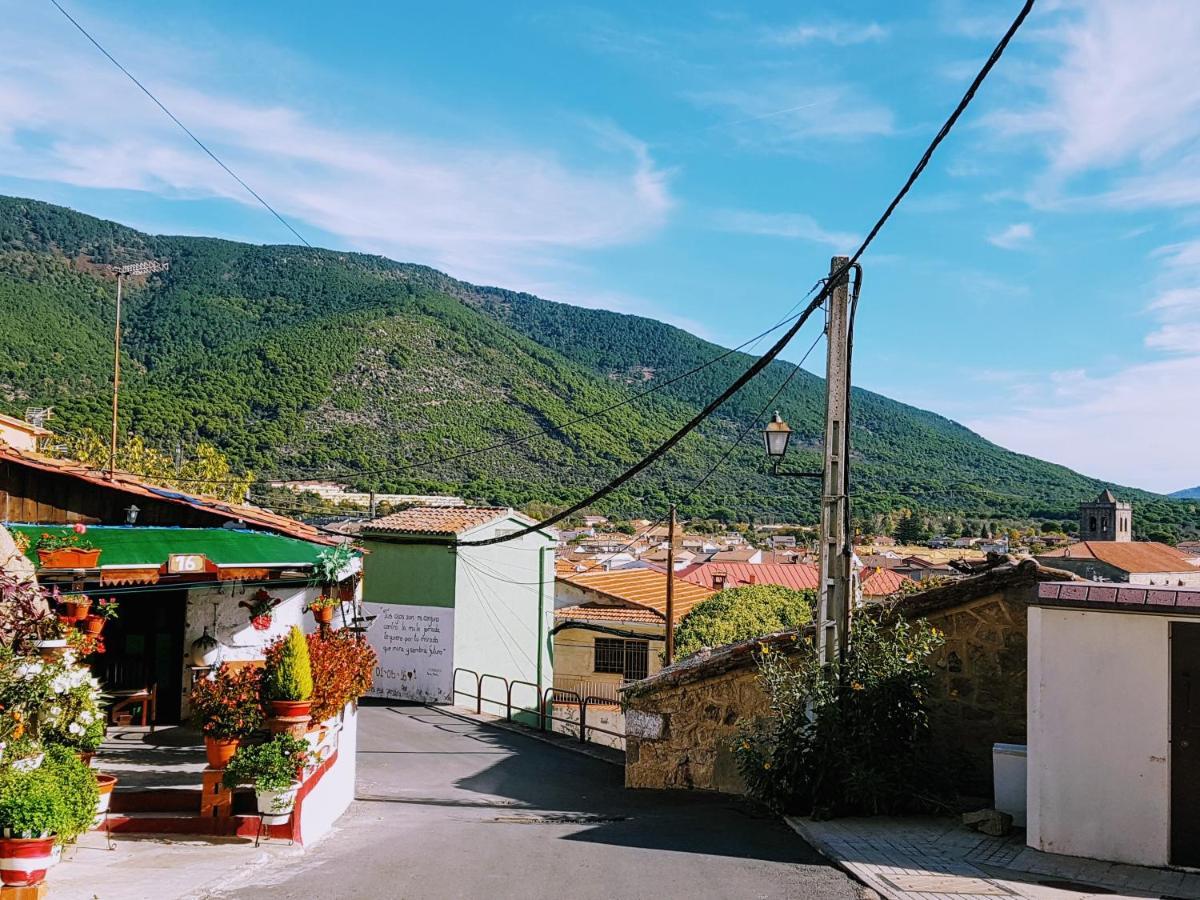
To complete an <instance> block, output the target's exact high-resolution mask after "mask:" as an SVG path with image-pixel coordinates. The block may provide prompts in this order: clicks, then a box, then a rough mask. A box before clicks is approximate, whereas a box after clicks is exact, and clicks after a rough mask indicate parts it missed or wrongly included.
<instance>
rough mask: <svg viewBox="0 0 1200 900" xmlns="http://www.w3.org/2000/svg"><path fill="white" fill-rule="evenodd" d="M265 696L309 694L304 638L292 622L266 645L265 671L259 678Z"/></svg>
mask: <svg viewBox="0 0 1200 900" xmlns="http://www.w3.org/2000/svg"><path fill="white" fill-rule="evenodd" d="M263 687H264V688H265V689H266V693H267V699H268V700H307V699H308V698H309V697H311V696H312V692H313V678H312V664H311V662H310V661H309V658H308V642H307V641H306V640H305V639H304V634H303V633H302V632H301V631H300V629H299V628H297V627H296V626H295V625H293V626H292V627H291V630H290V631H288V633H287V635H286V636H284V637H283V638H281V639H280V640H279V641H277V642H276V643H275V644H273V645H272V646H271V647H270V648H268V652H267V674H266V677H265V678H264V679H263Z"/></svg>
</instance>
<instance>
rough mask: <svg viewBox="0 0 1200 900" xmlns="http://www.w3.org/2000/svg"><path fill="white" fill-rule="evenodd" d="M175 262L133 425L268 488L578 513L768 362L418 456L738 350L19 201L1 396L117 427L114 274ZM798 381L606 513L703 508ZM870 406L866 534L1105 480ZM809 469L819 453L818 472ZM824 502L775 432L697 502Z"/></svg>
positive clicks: (161, 286) (11, 234) (776, 511)
mask: <svg viewBox="0 0 1200 900" xmlns="http://www.w3.org/2000/svg"><path fill="white" fill-rule="evenodd" d="M151 257H153V258H159V259H168V260H170V263H171V268H170V270H169V271H168V272H166V273H163V274H160V275H154V276H151V277H150V278H149V279H130V280H129V281H128V282H127V287H128V291H127V298H128V302H127V305H126V308H125V309H126V312H125V316H126V318H125V325H126V339H125V345H124V350H125V358H124V359H123V371H124V372H125V373H126V374H125V376H124V377H125V379H126V389H125V391H124V392H123V410H124V418H123V421H122V426H123V427H124V428H126V429H128V430H130V431H132V432H135V433H137V434H140V435H142V436H143V437H145V438H146V439H147V440H149V441H150V442H151V443H154V444H156V445H158V446H160V447H164V448H171V447H174V446H175V444H176V442H177V441H182V442H183V443H184V445H185V446H187V445H188V444H190V443H193V442H195V441H197V440H205V441H210V442H213V443H215V444H217V445H218V446H220V447H222V448H223V449H224V450H225V451H226V452H227V453H228V454H229V456H230V458H231V460H232V462H233V463H234V465H235V467H237V468H239V469H244V468H249V469H251V470H253V471H254V472H256V473H258V474H259V475H260V476H263V477H268V476H269V477H280V478H287V477H293V476H295V477H324V476H330V477H339V478H340V479H341V480H344V481H347V482H349V483H352V484H354V485H356V486H358V487H361V488H373V489H377V490H388V491H405V492H408V491H452V492H456V493H460V494H463V495H466V496H468V497H476V498H481V499H485V500H489V501H499V502H506V503H514V504H517V505H524V504H526V503H528V502H530V501H533V500H541V501H546V502H549V503H552V504H562V503H566V502H568V501H570V500H573V499H577V498H579V497H582V496H584V495H586V494H587V493H589V492H590V490H591V489H592V488H594V487H595V486H598V485H599V484H601V483H603V482H604V481H605V480H606V479H607V478H608V477H610V476H611V475H613V474H615V473H616V472H618V471H620V470H621V469H622V468H623V467H625V466H627V465H628V464H629V463H631V462H633V461H635V460H636V459H638V458H639V457H640V456H641V455H643V454H644V453H645V452H646V451H647V450H648V449H650V448H651V447H653V446H654V445H655V444H656V443H658V442H659V441H661V440H662V439H663V438H665V437H666V436H667V435H669V434H670V433H671V432H672V431H673V430H674V429H675V428H676V427H678V425H680V424H682V423H683V422H684V421H686V420H687V419H688V418H689V417H690V416H691V415H693V414H694V413H695V411H696V410H698V409H699V408H700V406H702V405H703V403H704V402H705V401H706V400H707V399H708V398H709V397H711V396H713V395H714V394H716V393H718V392H719V391H720V390H721V388H723V387H724V386H725V385H726V384H727V383H728V382H729V381H730V380H732V379H733V378H734V377H736V375H737V374H738V373H740V372H741V371H742V370H744V368H745V367H746V366H747V365H748V363H749V360H750V358H749V357H747V356H744V355H742V354H734V355H732V356H730V357H729V358H727V359H725V360H722V361H721V362H720V363H718V364H715V365H713V366H711V367H709V368H708V369H706V370H704V371H703V372H700V373H697V374H696V375H694V376H692V377H690V378H687V379H684V380H683V381H681V382H679V383H678V384H674V385H671V386H669V387H667V388H665V389H664V390H662V391H660V392H658V393H656V394H655V395H653V396H652V397H651V398H649V399H647V400H645V401H641V402H638V403H635V404H633V405H630V406H625V407H622V408H621V409H619V410H617V411H615V412H613V413H611V414H609V415H606V416H604V417H601V418H599V419H596V420H592V421H589V422H586V423H582V424H580V425H577V426H573V427H571V428H569V429H567V430H566V432H565V433H564V432H555V433H554V434H552V435H549V436H541V437H536V438H533V439H531V440H528V441H526V442H523V443H520V444H517V445H515V446H513V447H508V448H505V449H502V450H495V451H491V452H488V453H484V454H479V455H475V456H470V457H467V458H463V459H459V460H450V461H444V462H440V463H437V464H435V465H432V466H427V465H421V466H413V464H414V463H418V462H423V461H425V460H428V459H431V458H433V459H445V458H446V457H450V456H453V455H455V454H457V453H463V452H466V451H469V450H472V449H475V448H479V447H482V446H486V445H490V444H494V443H499V442H503V441H507V440H514V439H516V438H519V437H521V436H523V435H525V434H528V433H529V432H532V431H538V430H541V429H544V428H546V427H548V426H551V425H556V424H559V423H563V422H566V421H569V420H570V419H573V418H575V417H577V416H579V415H580V414H583V413H587V412H590V411H593V410H596V409H599V408H602V407H604V406H607V405H609V404H611V403H614V402H617V401H618V400H621V399H623V398H626V397H628V396H629V395H630V393H631V392H633V391H639V390H645V388H646V387H648V386H650V385H653V384H654V383H655V382H656V381H661V380H662V379H666V378H669V377H671V376H672V375H674V374H678V373H679V372H682V371H684V370H686V369H688V368H690V367H692V366H694V365H696V364H698V363H700V362H703V361H705V360H709V359H712V358H713V357H715V356H717V355H718V354H720V353H721V352H723V351H722V348H720V347H717V346H716V345H714V344H711V343H709V342H706V341H703V340H700V339H699V338H696V337H694V336H692V335H690V334H688V333H687V332H684V331H682V330H680V329H677V328H674V327H671V326H669V325H665V324H663V323H661V322H656V321H653V320H650V319H644V318H639V317H636V316H627V315H618V314H615V313H609V312H604V311H600V310H591V309H580V308H576V307H572V306H567V305H564V304H558V303H552V302H549V301H546V300H542V299H540V298H537V297H532V296H529V295H526V294H515V293H511V292H508V291H503V290H498V289H494V288H480V287H475V286H473V285H469V284H465V283H463V282H459V281H456V280H454V279H452V278H449V277H448V276H446V275H443V274H441V273H439V272H436V271H434V270H432V269H429V268H426V267H422V266H415V265H407V264H402V263H396V262H393V261H391V260H388V259H384V258H382V257H377V256H367V255H363V254H353V253H338V252H334V251H328V250H313V249H308V248H301V247H293V246H254V245H249V244H239V243H235V242H231V241H223V240H214V239H208V238H191V237H156V236H150V235H145V234H142V233H139V232H137V231H134V230H132V229H128V228H124V227H122V226H120V225H117V224H115V223H111V222H104V221H101V220H98V219H95V218H92V217H89V216H85V215H81V214H79V213H75V212H73V211H70V210H67V209H64V208H62V207H56V206H52V205H49V204H45V203H40V202H36V201H31V200H21V199H16V198H0V309H2V310H3V312H4V317H3V322H4V325H3V326H2V327H0V406H3V408H4V409H5V410H6V411H8V412H11V413H16V414H20V413H21V412H22V411H23V410H24V409H25V407H27V406H40V405H53V406H54V407H55V414H56V418H55V420H54V421H53V422H52V424H53V425H54V427H55V428H56V429H57V430H60V431H65V432H70V431H73V430H77V429H80V428H83V427H86V426H92V427H98V428H101V429H103V428H105V427H106V426H105V422H106V418H105V417H106V415H107V407H108V403H109V399H108V391H109V377H110V366H111V355H110V354H111V349H110V348H111V327H112V325H111V322H112V294H113V287H114V285H113V280H112V276H111V275H109V274H107V273H106V272H105V270H104V269H103V266H104V264H108V263H112V262H130V261H136V260H139V259H145V258H151ZM788 371H789V367H787V366H786V365H784V364H781V363H777V364H774V365H772V366H770V367H768V369H767V370H766V371H765V372H764V373H763V374H762V375H761V376H760V377H759V378H758V379H756V380H755V382H753V383H752V384H751V385H749V386H748V387H747V388H746V389H745V390H744V391H743V392H742V393H741V394H740V395H739V396H738V397H736V398H735V399H734V400H733V401H731V402H730V403H729V404H728V406H727V407H726V408H725V409H723V410H722V411H721V415H720V416H718V417H715V418H714V419H712V420H710V421H709V422H708V423H706V424H705V426H704V427H703V428H702V429H701V430H700V431H699V432H698V433H697V434H695V435H692V436H691V437H689V438H688V439H687V440H686V441H684V442H683V443H682V444H681V445H680V446H679V447H678V448H676V450H675V451H674V452H673V453H672V454H671V455H670V456H669V457H668V458H667V459H666V460H665V461H663V462H662V463H660V464H658V465H656V466H655V467H653V468H652V469H651V470H649V471H648V472H646V473H644V474H643V475H642V476H640V477H639V478H638V479H635V481H634V482H632V483H631V484H629V485H627V486H626V488H625V489H624V490H623V491H622V492H620V493H619V494H617V495H615V496H613V497H612V498H611V499H610V500H609V501H608V504H607V507H606V508H607V509H609V510H610V511H613V512H616V513H635V512H639V513H640V512H642V511H650V512H654V511H658V510H660V509H661V508H662V506H663V504H665V503H666V502H667V501H668V500H669V499H672V498H677V497H679V496H680V495H681V494H682V493H683V492H684V491H685V490H687V489H688V488H689V487H690V486H691V484H692V483H693V482H694V481H695V480H696V478H697V477H698V476H699V475H700V474H701V473H703V472H705V471H707V470H708V469H709V468H710V467H711V466H712V465H713V464H714V463H715V462H716V460H717V459H718V458H719V457H720V456H721V455H722V454H723V453H724V452H725V451H726V450H727V449H728V447H729V443H730V441H732V440H733V439H734V437H735V436H736V435H737V434H738V433H739V432H740V431H741V430H742V429H743V428H744V427H746V425H747V424H748V423H750V422H751V421H752V419H753V416H754V415H755V414H757V413H758V412H759V410H761V409H762V408H763V406H764V405H765V404H766V403H767V400H768V398H769V397H770V396H771V394H773V393H774V392H775V390H776V388H777V387H778V385H779V384H780V383H782V381H783V379H784V378H785V377H786V375H787V372H788ZM821 392H822V382H821V380H820V379H818V378H815V377H813V376H811V375H809V374H807V373H803V374H802V375H800V376H799V377H797V378H796V379H795V380H794V381H793V383H792V385H791V386H790V387H789V389H788V391H787V392H786V394H785V395H784V396H783V397H781V398H780V400H779V402H778V403H777V404H776V405H777V406H778V407H779V408H780V409H781V410H782V411H783V413H784V415H785V417H786V418H787V419H788V420H789V422H791V424H792V425H793V427H794V428H795V429H796V432H797V436H796V437H797V440H798V443H799V444H801V446H804V445H807V446H808V447H810V448H811V447H813V446H815V445H816V443H817V441H818V440H819V436H820V427H821V408H822V396H821ZM854 404H855V407H854V431H853V440H854V446H855V458H856V469H855V480H856V501H855V504H856V506H855V509H856V514H857V516H858V518H859V519H860V521H861V523H862V524H863V526H864V527H869V528H876V527H881V526H883V525H884V524H885V523H884V519H885V518H886V516H887V514H888V513H889V512H890V511H892V510H896V509H899V508H903V507H915V508H917V509H919V510H921V511H922V512H923V513H925V514H927V515H928V516H929V517H930V519H931V520H933V521H932V522H931V524H935V525H937V526H939V527H940V526H945V525H946V524H947V523H946V522H945V521H943V520H945V519H950V520H951V522H950V523H949V525H950V526H954V525H957V524H958V523H957V522H955V521H954V520H956V519H967V520H981V519H986V520H989V521H1002V520H1017V519H1028V518H1048V519H1070V518H1072V517H1073V515H1074V513H1073V511H1074V508H1075V505H1076V504H1077V503H1078V501H1079V500H1080V499H1081V498H1084V497H1088V496H1091V495H1094V494H1096V493H1097V492H1098V491H1099V490H1100V489H1101V488H1102V487H1103V486H1104V485H1103V484H1102V483H1101V482H1099V481H1096V480H1094V479H1089V478H1086V477H1084V476H1082V475H1079V474H1077V473H1075V472H1072V471H1070V470H1068V469H1065V468H1063V467H1061V466H1055V465H1051V464H1049V463H1045V462H1042V461H1039V460H1036V459H1032V458H1030V457H1026V456H1022V455H1019V454H1015V453H1011V452H1009V451H1006V450H1004V449H1002V448H1000V447H997V446H996V445H994V444H991V443H989V442H988V441H985V440H983V439H982V438H980V437H979V436H978V435H976V434H974V433H972V432H970V431H969V430H967V429H965V428H963V427H962V426H960V425H958V424H956V423H954V422H951V421H950V420H948V419H945V418H942V417H940V416H937V415H934V414H932V413H929V412H926V411H923V410H919V409H916V408H913V407H910V406H905V405H903V404H900V403H896V402H894V401H892V400H888V399H887V398H886V397H882V396H880V395H878V394H872V393H869V392H866V391H857V392H856V394H855V398H854ZM756 431H757V428H755V432H756ZM810 453H811V451H810ZM803 455H804V454H803V453H801V454H799V455H798V458H796V459H794V460H792V462H793V464H795V465H797V466H803V465H804V464H805V460H804V459H802V458H801V457H802V456H803ZM810 461H811V460H810ZM406 467H407V468H406ZM813 491H814V486H813V485H812V484H810V483H809V482H806V481H801V480H797V479H773V478H771V477H770V476H768V475H767V474H766V473H765V467H764V463H763V459H762V453H761V450H760V449H759V441H758V435H757V433H751V435H750V436H749V437H748V438H747V440H746V442H745V445H744V446H743V447H740V448H739V449H737V450H736V451H735V452H734V453H733V455H732V456H731V457H730V458H729V459H728V460H727V462H726V463H725V464H724V465H723V466H721V467H720V469H719V470H718V471H717V472H716V474H714V475H713V476H712V477H711V478H710V479H709V480H708V481H707V482H706V483H705V484H704V485H703V487H702V488H701V489H700V490H698V491H696V492H695V494H694V495H693V496H692V497H691V499H690V500H689V501H688V502H687V503H685V504H684V507H683V511H684V513H685V514H686V515H702V516H727V517H736V518H742V519H744V518H747V517H749V516H751V515H753V516H756V517H759V518H763V517H776V518H787V519H799V520H806V521H811V520H812V519H813V518H814V515H815V505H814V493H813ZM1119 492H1120V493H1121V494H1122V496H1127V497H1129V498H1130V499H1132V500H1134V501H1135V502H1136V503H1137V511H1138V512H1137V518H1136V519H1135V521H1136V522H1137V524H1138V525H1140V526H1141V530H1142V531H1143V533H1150V532H1153V533H1156V534H1160V535H1161V536H1172V534H1173V533H1178V534H1179V535H1180V536H1182V535H1184V534H1191V533H1193V532H1195V530H1196V528H1197V523H1198V521H1200V507H1198V505H1197V504H1195V503H1191V502H1178V501H1170V500H1167V499H1165V498H1162V497H1159V496H1157V495H1152V494H1148V493H1145V492H1142V491H1135V490H1132V489H1125V488H1120V489H1119Z"/></svg>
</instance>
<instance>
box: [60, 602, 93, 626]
mask: <svg viewBox="0 0 1200 900" xmlns="http://www.w3.org/2000/svg"><path fill="white" fill-rule="evenodd" d="M91 608H92V604H91V601H89V602H87V603H72V602H70V601H66V602H64V603H63V604H62V611H63V615H64V616H66V617H67V618H68V619H70V620H71V621H72V622H82V621H83V620H85V619H86V618H87V615H88V610H89V609H91Z"/></svg>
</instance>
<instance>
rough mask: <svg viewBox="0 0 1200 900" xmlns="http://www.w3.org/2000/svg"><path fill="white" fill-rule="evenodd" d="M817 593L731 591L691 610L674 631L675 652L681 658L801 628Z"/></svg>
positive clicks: (765, 588) (758, 588) (770, 588)
mask: <svg viewBox="0 0 1200 900" xmlns="http://www.w3.org/2000/svg"><path fill="white" fill-rule="evenodd" d="M814 602H816V592H815V591H793V590H791V589H790V588H785V587H779V586H778V585H774V584H749V585H744V586H743V587H735V588H729V589H728V590H724V591H720V592H719V593H717V594H714V595H713V596H712V597H709V598H708V599H707V600H705V601H704V602H703V603H698V604H696V606H694V607H692V609H691V611H690V612H689V613H688V614H687V615H686V616H684V617H683V620H682V621H681V622H680V623H679V625H678V627H677V628H676V629H675V653H676V656H677V657H678V658H680V659H682V658H683V657H685V656H691V655H692V654H693V653H695V652H696V651H697V650H700V649H701V648H703V647H721V646H724V645H725V644H732V643H734V642H735V641H744V640H746V639H748V638H754V637H761V636H762V635H764V634H771V633H772V632H774V631H785V630H787V629H790V628H799V627H800V626H802V625H804V624H806V623H807V622H809V621H810V620H811V619H812V607H813V603H814Z"/></svg>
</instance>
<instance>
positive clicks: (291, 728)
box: [267, 716, 310, 740]
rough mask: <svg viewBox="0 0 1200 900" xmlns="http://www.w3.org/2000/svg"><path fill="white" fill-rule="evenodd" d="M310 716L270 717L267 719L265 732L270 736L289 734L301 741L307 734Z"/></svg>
mask: <svg viewBox="0 0 1200 900" xmlns="http://www.w3.org/2000/svg"><path fill="white" fill-rule="evenodd" d="M309 718H310V716H272V717H271V718H269V719H267V730H268V731H270V732H271V734H290V735H291V736H292V737H294V738H296V739H297V740H302V739H303V738H304V735H305V734H307V733H308V720H309Z"/></svg>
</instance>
